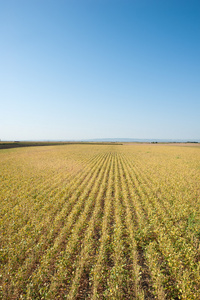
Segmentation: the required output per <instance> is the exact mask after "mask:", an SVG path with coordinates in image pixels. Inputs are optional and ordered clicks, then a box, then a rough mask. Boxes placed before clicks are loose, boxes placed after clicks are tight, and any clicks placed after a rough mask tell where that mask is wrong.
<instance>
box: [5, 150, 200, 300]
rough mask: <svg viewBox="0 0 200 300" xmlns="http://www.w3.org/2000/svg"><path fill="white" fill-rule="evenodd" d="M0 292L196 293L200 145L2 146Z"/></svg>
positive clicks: (12, 295)
mask: <svg viewBox="0 0 200 300" xmlns="http://www.w3.org/2000/svg"><path fill="white" fill-rule="evenodd" d="M0 207H1V210H0V230H1V246H0V263H1V275H0V286H1V287H0V289H1V290H0V298H2V299H187V300H188V299H200V286H199V283H200V273H199V272H200V262H199V260H200V246H199V243H200V215H199V212H200V147H199V145H194V146H193V145H187V147H184V146H183V145H176V146H174V145H159V144H152V145H151V144H143V145H140V144H132V145H130V144H124V145H95V144H93V145H87V144H85V145H84V144H75V145H73V144H71V145H70V144H68V145H62V146H58V145H53V146H48V147H47V146H40V147H24V148H15V149H2V150H0Z"/></svg>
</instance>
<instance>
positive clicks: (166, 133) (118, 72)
mask: <svg viewBox="0 0 200 300" xmlns="http://www.w3.org/2000/svg"><path fill="white" fill-rule="evenodd" d="M0 87H1V88H0V139H1V140H60V139H61V140H72V139H92V138H141V139H144V138H147V139H150V138H153V139H154V138H156V139H159V138H160V139H162V138H164V139H200V1H199V0H198V1H193V0H190V1H184V0H180V1H178V0H162V1H155V0H152V1H143V0H132V1H128V0H115V1H114V0H113V1H112V0H95V1H92V0H90V1H89V0H73V1H72V0H65V1H64V0H57V1H55V0H53V1H52V0H29V1H27V0H24V1H21V0H18V1H16V0H13V1H10V0H6V1H5V0H0Z"/></svg>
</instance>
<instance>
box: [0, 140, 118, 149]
mask: <svg viewBox="0 0 200 300" xmlns="http://www.w3.org/2000/svg"><path fill="white" fill-rule="evenodd" d="M60 145H122V143H118V142H18V141H16V142H0V149H10V148H19V147H33V146H34V147H36V146H60Z"/></svg>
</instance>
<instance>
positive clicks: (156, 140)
mask: <svg viewBox="0 0 200 300" xmlns="http://www.w3.org/2000/svg"><path fill="white" fill-rule="evenodd" d="M83 141H84V142H123V143H131V142H132V143H134V142H135V143H152V142H158V143H187V142H190V143H200V139H134V138H105V139H88V140H83Z"/></svg>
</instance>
